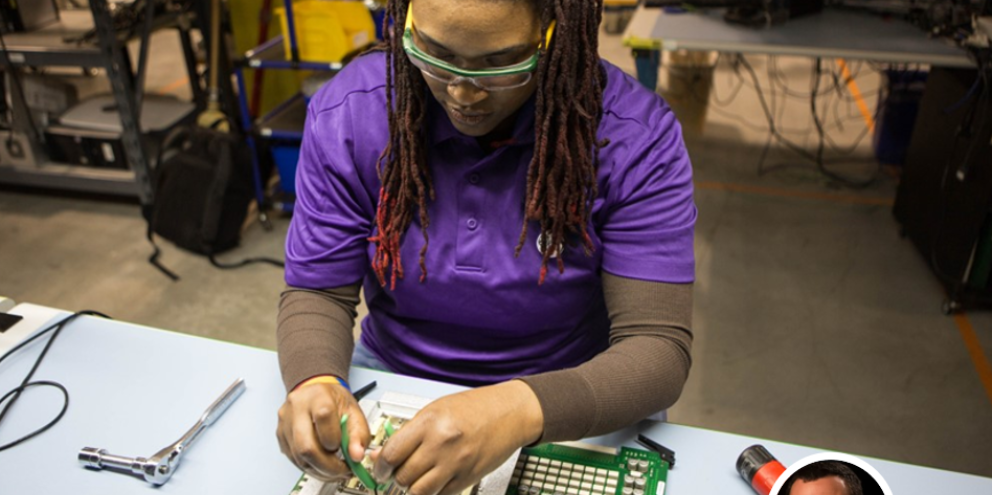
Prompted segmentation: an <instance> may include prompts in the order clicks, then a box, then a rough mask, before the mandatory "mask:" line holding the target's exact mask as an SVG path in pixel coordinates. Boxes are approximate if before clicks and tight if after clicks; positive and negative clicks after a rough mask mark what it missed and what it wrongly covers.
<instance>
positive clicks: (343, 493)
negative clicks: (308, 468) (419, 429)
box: [289, 392, 516, 495]
mask: <svg viewBox="0 0 992 495" xmlns="http://www.w3.org/2000/svg"><path fill="white" fill-rule="evenodd" d="M429 402H430V400H428V399H425V398H422V397H416V396H412V395H406V394H400V393H395V392H386V393H385V394H383V396H382V398H381V399H379V400H378V401H368V400H363V401H361V402H360V403H359V404H360V405H361V406H362V410H363V411H364V412H365V417H366V420H367V421H368V423H369V430H370V432H371V433H372V441H371V442H369V450H373V449H375V448H378V447H381V446H382V445H384V444H385V442H386V441H387V437H388V434H387V432H386V430H387V428H386V425H387V424H389V425H391V427H392V428H393V429H394V430H396V431H399V430H401V429H402V428H403V425H404V424H405V423H406V422H407V421H408V420H410V419H411V418H413V416H414V415H415V414H416V413H417V411H419V410H420V409H421V408H423V407H424V406H426V405H427V404H428V403H429ZM515 457H516V456H515V455H514V456H511V459H513V458H515ZM362 465H363V466H365V468H366V469H367V470H368V471H369V472H371V471H372V460H371V459H369V457H368V456H366V457H365V459H363V460H362ZM512 469H513V463H512V461H511V460H509V459H508V460H507V462H506V463H504V464H503V465H502V466H500V467H499V468H498V469H497V470H496V471H494V472H493V473H491V474H489V475H487V476H486V477H484V478H483V479H482V481H480V482H479V484H477V485H474V486H471V487H469V488H466V489H465V491H463V492H462V493H461V495H504V492H505V490H506V486H507V484H508V483H509V480H510V473H511V472H512ZM404 493H405V492H404V491H403V490H401V489H399V488H398V487H397V485H396V484H395V483H389V484H388V487H387V488H385V489H384V490H379V491H378V492H376V491H375V490H374V489H370V488H369V487H367V486H365V484H364V483H362V481H361V480H360V479H359V478H358V476H352V477H350V478H348V479H346V480H344V481H342V482H335V483H325V482H323V481H320V480H318V479H315V478H311V477H310V476H309V475H307V474H306V473H303V474H302V475H301V476H300V479H299V480H297V482H296V485H294V486H293V488H292V490H290V492H289V495H403V494H404Z"/></svg>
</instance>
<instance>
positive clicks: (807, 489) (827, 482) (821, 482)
mask: <svg viewBox="0 0 992 495" xmlns="http://www.w3.org/2000/svg"><path fill="white" fill-rule="evenodd" d="M788 495H848V491H847V486H845V485H844V481H843V480H841V479H840V478H839V477H837V476H827V477H824V478H820V479H818V480H815V481H803V480H796V482H795V483H793V485H792V489H791V490H789V494H788Z"/></svg>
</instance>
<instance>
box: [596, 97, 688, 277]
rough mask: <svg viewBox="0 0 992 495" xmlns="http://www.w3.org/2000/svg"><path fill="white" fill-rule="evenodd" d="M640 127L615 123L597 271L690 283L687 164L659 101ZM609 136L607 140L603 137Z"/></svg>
mask: <svg viewBox="0 0 992 495" xmlns="http://www.w3.org/2000/svg"><path fill="white" fill-rule="evenodd" d="M650 114H651V116H652V117H653V118H652V119H650V120H648V121H647V123H646V124H641V123H632V122H626V123H623V124H620V125H619V127H620V128H621V129H623V130H622V132H621V133H622V134H623V133H625V134H626V135H627V136H630V137H629V139H626V140H622V141H623V142H621V143H617V145H618V146H619V147H620V148H621V149H622V150H623V152H622V153H618V154H616V155H615V156H614V158H613V160H615V162H614V163H612V164H611V166H610V170H611V174H610V177H609V179H608V181H609V182H608V187H607V191H608V192H607V194H606V198H605V204H604V205H603V209H602V211H601V212H600V215H599V216H600V220H599V221H598V223H599V229H598V234H599V236H600V239H601V241H602V244H603V269H604V270H606V271H607V272H609V273H612V274H614V275H618V276H621V277H627V278H632V279H637V280H646V281H650V282H666V283H691V282H693V281H694V280H695V255H694V253H693V233H694V229H695V224H696V206H695V203H694V202H693V184H692V166H691V164H690V161H689V155H688V153H687V152H686V148H685V143H684V142H683V140H682V132H681V128H680V127H679V124H678V122H677V121H676V120H675V114H674V113H672V111H671V110H670V109H669V108H668V107H667V106H666V105H664V104H663V103H661V101H660V100H658V101H657V106H656V110H655V111H653V112H650ZM607 137H610V136H607Z"/></svg>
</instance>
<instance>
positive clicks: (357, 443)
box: [345, 404, 372, 462]
mask: <svg viewBox="0 0 992 495" xmlns="http://www.w3.org/2000/svg"><path fill="white" fill-rule="evenodd" d="M348 438H349V439H350V445H348V452H345V454H346V455H348V456H350V457H351V460H353V461H355V462H361V461H362V459H365V448H366V447H367V446H368V445H369V443H371V442H372V433H371V432H369V424H368V421H366V420H365V413H364V412H362V408H361V407H358V404H354V405H353V406H352V407H350V408H349V411H348Z"/></svg>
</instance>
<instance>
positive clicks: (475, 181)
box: [468, 174, 479, 184]
mask: <svg viewBox="0 0 992 495" xmlns="http://www.w3.org/2000/svg"><path fill="white" fill-rule="evenodd" d="M468 182H469V183H470V184H478V183H479V174H472V175H470V176H468Z"/></svg>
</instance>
